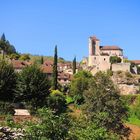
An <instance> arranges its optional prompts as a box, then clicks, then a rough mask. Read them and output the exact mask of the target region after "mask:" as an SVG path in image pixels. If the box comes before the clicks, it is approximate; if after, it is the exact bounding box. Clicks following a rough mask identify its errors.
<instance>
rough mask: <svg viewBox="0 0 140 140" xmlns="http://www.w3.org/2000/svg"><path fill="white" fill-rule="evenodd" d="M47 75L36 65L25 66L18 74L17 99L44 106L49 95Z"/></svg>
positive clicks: (35, 105) (35, 106) (34, 105)
mask: <svg viewBox="0 0 140 140" xmlns="http://www.w3.org/2000/svg"><path fill="white" fill-rule="evenodd" d="M49 89H50V86H49V82H48V80H47V77H46V75H45V74H44V73H43V72H42V71H41V70H40V68H39V67H38V66H36V65H31V66H27V67H25V68H24V69H23V70H22V72H21V73H19V76H18V83H17V90H16V99H17V100H19V101H25V102H27V104H28V105H32V106H33V107H34V108H37V107H41V106H43V105H44V104H43V103H44V102H45V100H46V97H47V96H48V95H49Z"/></svg>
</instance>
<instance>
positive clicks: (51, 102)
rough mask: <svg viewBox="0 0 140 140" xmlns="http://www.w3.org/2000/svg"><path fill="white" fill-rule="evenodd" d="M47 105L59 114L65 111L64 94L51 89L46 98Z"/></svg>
mask: <svg viewBox="0 0 140 140" xmlns="http://www.w3.org/2000/svg"><path fill="white" fill-rule="evenodd" d="M48 107H49V108H50V109H51V110H52V111H53V112H54V113H55V114H61V113H64V112H66V109H67V105H66V100H65V96H64V95H63V93H62V92H60V91H59V90H53V91H52V92H51V94H50V97H49V99H48Z"/></svg>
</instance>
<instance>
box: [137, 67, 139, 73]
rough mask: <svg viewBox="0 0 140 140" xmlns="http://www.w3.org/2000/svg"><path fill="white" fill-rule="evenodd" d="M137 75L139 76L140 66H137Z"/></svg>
mask: <svg viewBox="0 0 140 140" xmlns="http://www.w3.org/2000/svg"><path fill="white" fill-rule="evenodd" d="M137 73H138V74H140V66H137Z"/></svg>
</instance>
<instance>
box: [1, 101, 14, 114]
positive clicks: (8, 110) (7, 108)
mask: <svg viewBox="0 0 140 140" xmlns="http://www.w3.org/2000/svg"><path fill="white" fill-rule="evenodd" d="M14 113H15V111H14V108H13V106H12V105H11V103H9V102H2V101H1V102H0V115H7V114H11V115H14Z"/></svg>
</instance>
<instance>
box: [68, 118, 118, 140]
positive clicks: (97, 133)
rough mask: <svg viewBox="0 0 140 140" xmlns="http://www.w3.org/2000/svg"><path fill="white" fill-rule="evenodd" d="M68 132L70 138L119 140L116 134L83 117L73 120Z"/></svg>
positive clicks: (74, 139) (75, 139)
mask: <svg viewBox="0 0 140 140" xmlns="http://www.w3.org/2000/svg"><path fill="white" fill-rule="evenodd" d="M69 133H70V136H71V139H72V140H77V139H78V140H119V137H118V136H116V135H114V134H112V133H109V132H108V131H107V130H106V129H105V128H103V127H97V126H96V125H95V124H94V123H93V122H91V121H87V120H85V119H83V118H79V119H78V120H77V119H76V120H73V126H72V128H71V129H70V132H69Z"/></svg>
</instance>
